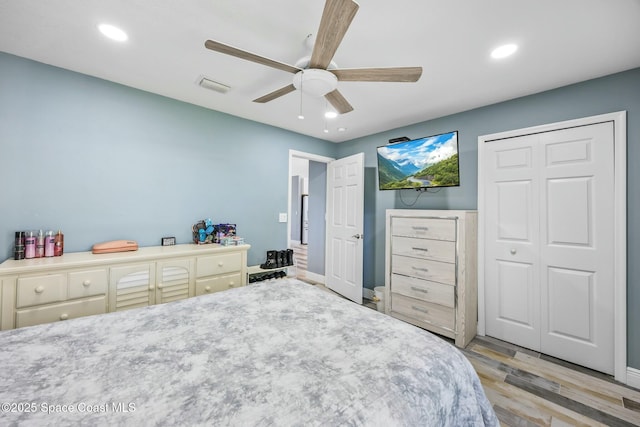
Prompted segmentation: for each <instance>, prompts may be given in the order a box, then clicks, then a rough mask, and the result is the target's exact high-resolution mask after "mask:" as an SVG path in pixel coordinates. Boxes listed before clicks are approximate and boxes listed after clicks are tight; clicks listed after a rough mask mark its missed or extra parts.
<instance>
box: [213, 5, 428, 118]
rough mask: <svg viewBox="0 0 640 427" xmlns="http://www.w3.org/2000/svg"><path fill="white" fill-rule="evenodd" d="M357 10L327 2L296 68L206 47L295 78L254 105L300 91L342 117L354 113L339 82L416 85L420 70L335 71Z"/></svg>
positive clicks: (234, 50) (215, 44)
mask: <svg viewBox="0 0 640 427" xmlns="http://www.w3.org/2000/svg"><path fill="white" fill-rule="evenodd" d="M359 7H360V6H359V5H358V3H356V2H355V1H353V0H326V3H325V5H324V10H323V12H322V18H321V20H320V26H319V27H318V32H317V33H316V37H315V40H314V38H313V37H311V35H309V36H307V38H306V40H305V42H306V43H309V44H311V41H312V40H313V51H312V53H311V57H305V58H302V59H301V60H299V61H298V62H297V63H296V65H295V66H293V65H289V64H285V63H283V62H279V61H276V60H273V59H270V58H266V57H264V56H260V55H257V54H255V53H251V52H249V51H246V50H242V49H238V48H236V47H233V46H230V45H227V44H224V43H221V42H218V41H213V40H207V41H205V47H206V48H207V49H210V50H213V51H216V52H219V53H223V54H226V55H231V56H235V57H236V58H240V59H244V60H247V61H252V62H255V63H258V64H262V65H266V66H268V67H272V68H275V69H278V70H281V71H285V72H288V73H292V74H294V76H293V81H292V83H291V84H289V85H287V86H284V87H282V88H279V89H276V90H274V91H272V92H270V93H268V94H266V95H263V96H261V97H259V98H256V99H254V100H253V102H258V103H266V102H270V101H273V100H274V99H277V98H279V97H281V96H284V95H286V94H288V93H290V92H293V91H295V90H300V92H301V93H305V94H309V95H312V96H315V97H321V96H324V97H325V99H326V100H327V101H328V102H329V103H330V104H331V105H332V106H333V108H334V109H335V110H336V112H337V113H338V114H345V113H348V112H349V111H353V107H352V106H351V104H349V101H347V99H346V98H345V97H344V96H343V95H342V94H341V93H340V91H339V90H338V82H341V81H352V82H396V83H397V82H416V81H418V79H420V76H421V75H422V67H389V68H358V69H339V68H337V66H336V64H335V63H334V62H333V61H332V59H333V56H334V54H335V53H336V51H337V49H338V47H339V46H340V43H341V42H342V39H343V37H344V35H345V34H346V32H347V30H348V29H349V26H350V25H351V21H353V18H354V17H355V15H356V12H357V11H358V8H359Z"/></svg>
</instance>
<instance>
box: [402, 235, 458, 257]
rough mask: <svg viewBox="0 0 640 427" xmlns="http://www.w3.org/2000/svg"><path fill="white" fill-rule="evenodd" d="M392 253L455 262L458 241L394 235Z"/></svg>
mask: <svg viewBox="0 0 640 427" xmlns="http://www.w3.org/2000/svg"><path fill="white" fill-rule="evenodd" d="M391 253H393V254H395V255H404V256H410V257H414V258H424V259H433V260H436V261H444V262H451V263H453V262H455V261H456V242H451V241H448V240H432V239H417V238H415V237H401V236H393V237H392V239H391Z"/></svg>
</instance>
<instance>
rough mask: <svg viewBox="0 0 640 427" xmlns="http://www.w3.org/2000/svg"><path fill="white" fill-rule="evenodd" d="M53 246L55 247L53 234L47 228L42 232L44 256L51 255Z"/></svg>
mask: <svg viewBox="0 0 640 427" xmlns="http://www.w3.org/2000/svg"><path fill="white" fill-rule="evenodd" d="M54 247H55V236H54V234H53V231H51V230H47V232H46V233H44V256H46V257H50V256H53V254H54Z"/></svg>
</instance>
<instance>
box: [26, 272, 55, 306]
mask: <svg viewBox="0 0 640 427" xmlns="http://www.w3.org/2000/svg"><path fill="white" fill-rule="evenodd" d="M66 298H67V275H66V274H65V273H58V274H48V275H42V276H27V277H20V278H18V287H17V295H16V308H19V307H29V306H32V305H39V304H47V303H50V302H56V301H64V300H65V299H66Z"/></svg>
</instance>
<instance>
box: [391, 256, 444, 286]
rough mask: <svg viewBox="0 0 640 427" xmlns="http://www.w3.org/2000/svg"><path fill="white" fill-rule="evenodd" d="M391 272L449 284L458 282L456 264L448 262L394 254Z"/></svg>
mask: <svg viewBox="0 0 640 427" xmlns="http://www.w3.org/2000/svg"><path fill="white" fill-rule="evenodd" d="M391 273H394V274H401V275H403V276H409V277H417V278H419V279H425V280H431V281H434V282H440V283H446V284H448V285H455V284H456V265H455V264H451V263H448V262H440V261H431V260H428V259H418V258H409V257H405V256H400V255H392V256H391Z"/></svg>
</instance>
